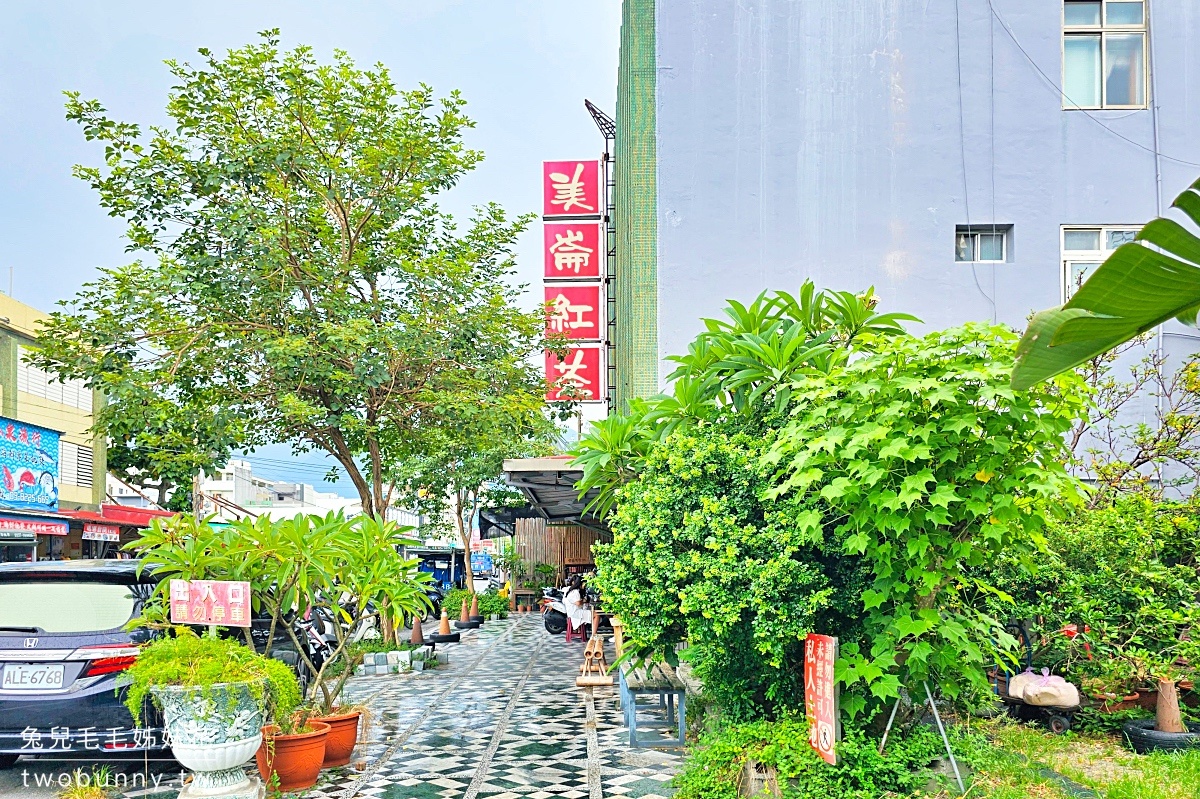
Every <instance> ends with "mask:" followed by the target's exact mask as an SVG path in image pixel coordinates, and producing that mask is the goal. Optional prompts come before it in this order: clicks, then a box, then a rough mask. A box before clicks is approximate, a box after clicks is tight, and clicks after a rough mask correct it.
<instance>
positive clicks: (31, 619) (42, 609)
mask: <svg viewBox="0 0 1200 799" xmlns="http://www.w3.org/2000/svg"><path fill="white" fill-rule="evenodd" d="M133 590H134V589H133V587H132V586H129V585H121V584H114V583H96V582H88V581H85V580H75V581H72V582H52V581H49V580H30V581H28V582H13V583H8V582H4V583H0V635H4V634H5V633H9V634H11V631H12V629H14V628H15V629H18V630H20V629H33V628H36V631H37V632H43V633H81V632H98V631H100V630H112V629H115V628H117V627H120V626H122V625H123V624H125V622H127V621H129V619H130V618H132V617H133V612H134V609H135V608H136V606H137V598H136V597H135V596H134V593H133ZM5 628H8V629H5Z"/></svg>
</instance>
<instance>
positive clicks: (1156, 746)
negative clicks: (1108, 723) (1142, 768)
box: [1121, 719, 1200, 755]
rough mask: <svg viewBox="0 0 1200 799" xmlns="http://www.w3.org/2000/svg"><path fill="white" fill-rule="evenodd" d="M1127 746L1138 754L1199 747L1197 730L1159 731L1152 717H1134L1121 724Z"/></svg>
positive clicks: (1199, 737) (1199, 735)
mask: <svg viewBox="0 0 1200 799" xmlns="http://www.w3.org/2000/svg"><path fill="white" fill-rule="evenodd" d="M1121 729H1122V730H1123V731H1124V732H1125V739H1126V740H1127V741H1129V746H1130V747H1132V748H1133V751H1135V752H1137V753H1138V754H1139V755H1144V754H1146V753H1147V752H1177V751H1180V750H1184V749H1200V733H1198V732H1159V731H1158V730H1156V729H1154V719H1134V720H1133V721H1127V722H1125V723H1124V724H1122V725H1121Z"/></svg>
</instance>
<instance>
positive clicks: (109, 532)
mask: <svg viewBox="0 0 1200 799" xmlns="http://www.w3.org/2000/svg"><path fill="white" fill-rule="evenodd" d="M83 540H84V541H120V540H121V528H120V527H114V526H112V525H111V524H92V523H91V522H84V523H83Z"/></svg>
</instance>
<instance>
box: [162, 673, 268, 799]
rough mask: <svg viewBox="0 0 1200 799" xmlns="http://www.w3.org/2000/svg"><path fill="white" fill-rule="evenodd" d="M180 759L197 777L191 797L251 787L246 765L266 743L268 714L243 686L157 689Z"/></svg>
mask: <svg viewBox="0 0 1200 799" xmlns="http://www.w3.org/2000/svg"><path fill="white" fill-rule="evenodd" d="M153 693H154V698H155V700H156V701H157V702H158V705H159V706H160V707H161V708H162V711H163V721H164V723H165V726H166V728H167V734H168V735H170V738H171V751H172V752H173V753H174V755H175V759H176V760H178V761H179V762H180V764H182V765H183V766H184V767H185V768H187V769H188V770H189V771H191V772H192V773H193V774H194V775H195V776H194V778H193V780H192V782H191V784H190V785H189V786H188V787H189V789H190V793H189V795H191V796H228V795H231V794H234V793H236V792H237V791H239V790H241V789H244V788H246V787H248V786H249V785H250V779H249V777H247V776H246V771H245V769H244V768H242V766H244V765H245V764H246V762H247V761H249V760H250V758H252V757H254V753H255V752H256V751H257V750H258V747H259V744H260V743H262V732H261V728H262V725H263V710H262V705H261V703H260V702H259V700H258V699H256V698H255V697H254V695H253V694H252V693H251V691H250V686H248V685H246V684H244V683H226V684H218V685H214V686H213V687H212V688H210V689H207V690H204V689H199V688H178V687H174V686H165V687H160V688H155V689H154V690H153Z"/></svg>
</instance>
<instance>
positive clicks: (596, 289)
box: [546, 283, 604, 341]
mask: <svg viewBox="0 0 1200 799" xmlns="http://www.w3.org/2000/svg"><path fill="white" fill-rule="evenodd" d="M602 307H603V305H602V300H601V298H600V284H598V283H593V284H591V285H582V286H570V285H551V286H546V333H548V334H549V333H558V334H561V335H565V336H566V337H567V338H571V339H577V340H580V341H596V340H598V339H600V338H602V337H603V333H604V330H603V324H602V323H601V321H600V319H601V316H600V309H601V308H602Z"/></svg>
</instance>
